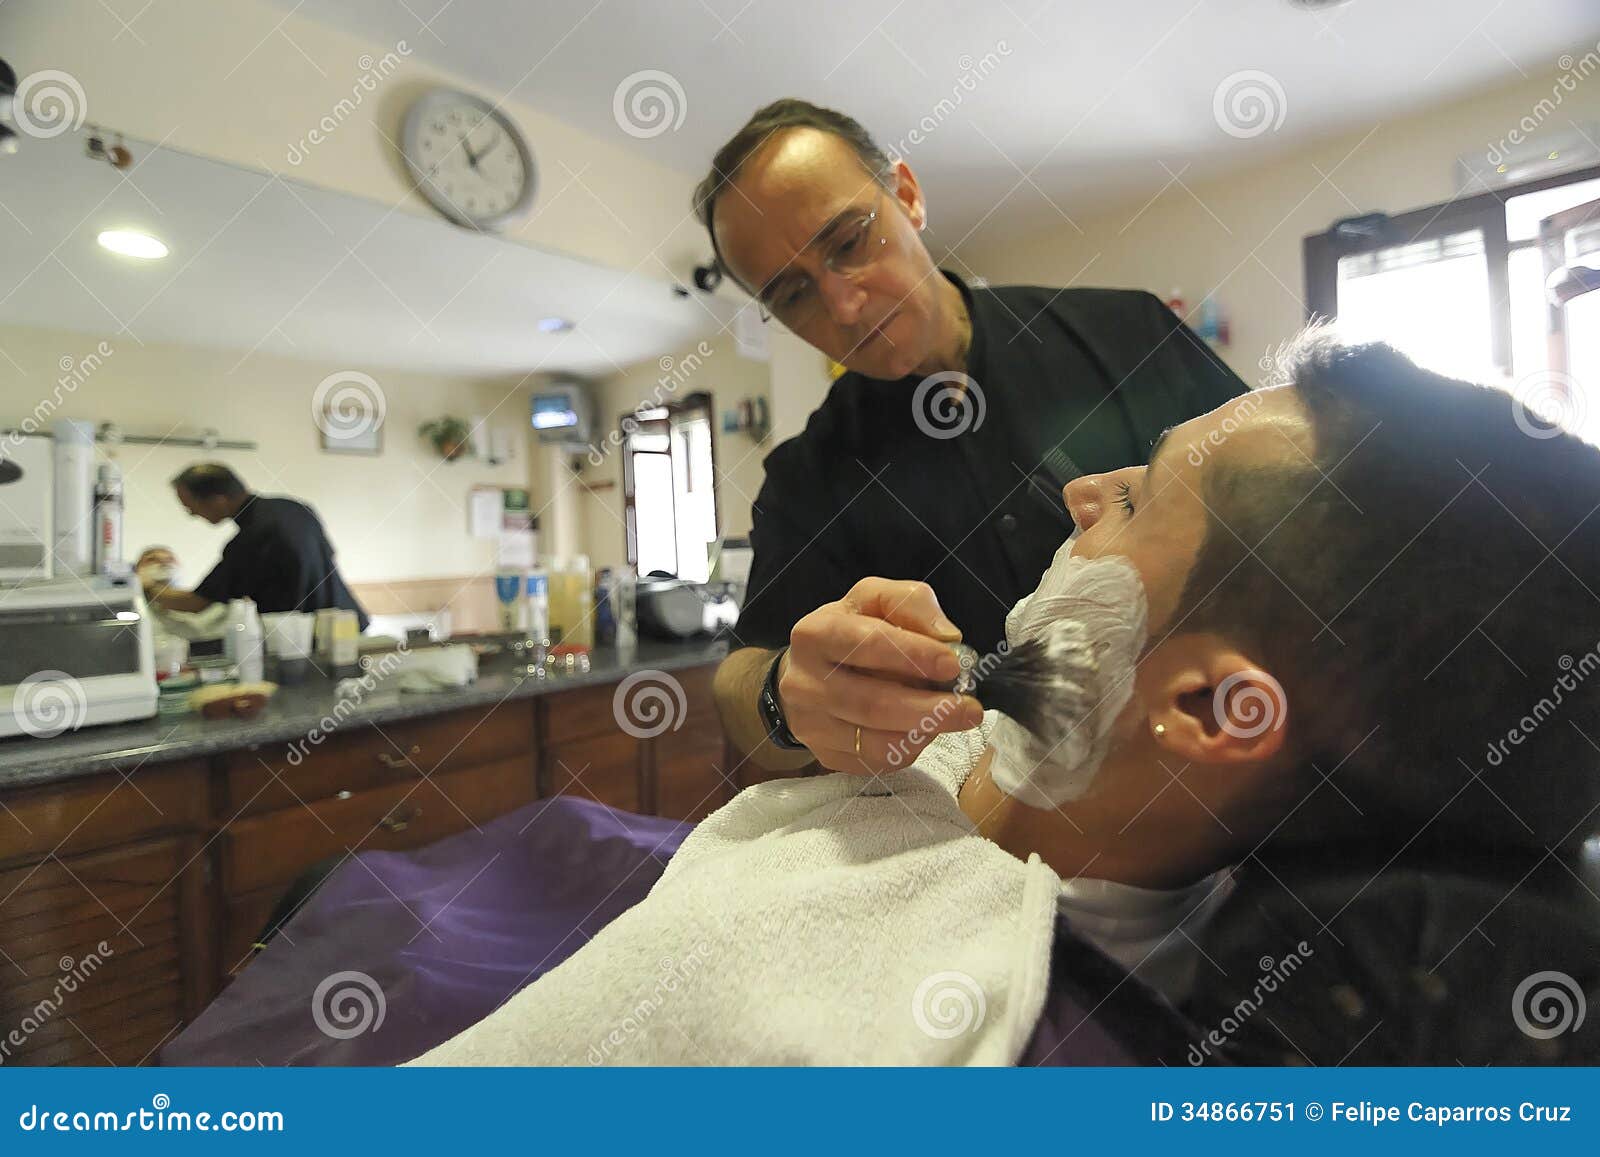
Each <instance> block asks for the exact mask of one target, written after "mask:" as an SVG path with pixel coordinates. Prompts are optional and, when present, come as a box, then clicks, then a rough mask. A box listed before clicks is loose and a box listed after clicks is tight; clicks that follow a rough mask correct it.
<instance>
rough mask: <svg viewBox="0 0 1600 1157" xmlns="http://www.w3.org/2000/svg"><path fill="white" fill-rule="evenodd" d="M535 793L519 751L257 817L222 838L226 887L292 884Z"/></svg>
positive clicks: (456, 827) (235, 892) (433, 835)
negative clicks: (326, 865) (352, 855)
mask: <svg viewBox="0 0 1600 1157" xmlns="http://www.w3.org/2000/svg"><path fill="white" fill-rule="evenodd" d="M533 798H534V784H533V777H532V775H531V774H530V766H529V761H528V760H527V758H526V757H524V756H516V757H513V758H510V759H503V760H500V761H498V762H496V763H490V764H486V765H484V766H482V767H474V768H469V769H467V770H464V771H454V772H450V773H448V774H440V775H437V776H434V777H433V778H431V779H419V778H417V777H414V776H413V777H412V778H411V779H410V780H408V781H406V782H403V783H395V784H389V785H386V786H383V787H375V788H371V789H369V790H367V791H362V792H356V793H353V794H351V795H350V796H349V797H348V798H344V799H341V798H339V797H337V796H335V797H333V798H329V799H319V800H316V801H315V802H312V801H307V803H306V804H305V805H304V806H296V807H290V808H285V809H284V810H282V811H274V812H268V813H265V814H263V815H257V816H251V817H250V818H248V819H242V820H239V821H238V822H236V823H233V824H230V825H229V826H228V828H227V829H226V832H225V834H224V835H223V837H222V843H223V850H222V865H223V867H222V883H223V889H224V891H225V892H226V893H227V894H228V895H229V896H230V897H235V896H240V895H242V894H244V893H246V892H254V891H257V890H260V889H263V888H266V887H267V886H269V885H272V884H278V885H287V884H289V883H290V882H291V881H293V880H294V879H295V877H296V876H298V875H300V873H301V872H303V871H305V870H306V869H307V868H309V867H310V866H311V865H312V864H314V863H316V862H317V861H319V860H322V859H325V858H326V857H328V856H333V855H338V854H341V853H344V852H365V851H398V850H401V849H404V848H415V847H419V846H420V845H422V844H427V843H432V842H433V841H434V840H437V839H440V838H442V837H444V836H448V835H452V834H454V833H455V832H459V831H462V830H463V829H465V828H469V827H471V826H473V825H474V824H479V823H484V822H486V821H488V820H491V819H494V818H495V817H496V816H499V815H504V814H505V813H506V812H508V811H511V810H513V809H515V808H518V807H520V806H522V805H523V804H525V803H528V802H529V801H531V800H532V799H533ZM224 963H225V964H226V965H229V966H231V965H232V964H233V961H226V962H224Z"/></svg>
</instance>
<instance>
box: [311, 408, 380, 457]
mask: <svg viewBox="0 0 1600 1157" xmlns="http://www.w3.org/2000/svg"><path fill="white" fill-rule="evenodd" d="M378 397H379V401H378V402H377V404H376V405H374V404H373V403H372V402H371V400H370V399H366V398H358V399H356V401H355V403H354V404H352V402H351V398H349V397H347V396H343V395H341V394H339V393H337V392H335V393H334V394H333V395H332V396H330V397H328V398H326V399H325V400H324V402H323V406H322V408H321V409H320V410H318V411H316V423H317V432H318V434H319V436H320V437H321V439H322V449H323V452H324V453H327V454H365V455H368V456H375V455H378V454H382V453H383V418H384V412H383V405H382V401H381V397H382V395H381V394H380V395H379V396H378Z"/></svg>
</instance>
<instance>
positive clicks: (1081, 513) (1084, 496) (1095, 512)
mask: <svg viewBox="0 0 1600 1157" xmlns="http://www.w3.org/2000/svg"><path fill="white" fill-rule="evenodd" d="M1061 498H1062V501H1064V502H1065V503H1066V504H1067V513H1068V514H1070V515H1072V521H1073V522H1075V523H1076V524H1077V526H1078V529H1079V530H1080V531H1085V530H1088V529H1089V528H1090V527H1091V526H1093V525H1094V524H1095V523H1097V522H1099V521H1100V475H1098V474H1084V475H1081V476H1079V477H1077V478H1074V479H1073V480H1072V481H1071V482H1068V483H1067V484H1066V485H1065V486H1063V487H1062V488H1061Z"/></svg>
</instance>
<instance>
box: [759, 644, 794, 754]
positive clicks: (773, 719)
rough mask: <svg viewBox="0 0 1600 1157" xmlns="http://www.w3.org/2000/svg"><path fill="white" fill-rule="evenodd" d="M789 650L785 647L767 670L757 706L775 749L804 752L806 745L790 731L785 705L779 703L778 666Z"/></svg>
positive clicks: (768, 737) (762, 723) (762, 724)
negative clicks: (784, 714)
mask: <svg viewBox="0 0 1600 1157" xmlns="http://www.w3.org/2000/svg"><path fill="white" fill-rule="evenodd" d="M788 650H789V648H788V647H785V648H784V649H783V650H782V651H779V652H778V653H777V655H776V656H775V657H774V658H773V660H772V666H770V667H768V668H767V677H766V678H765V679H763V680H762V681H761V695H760V697H759V698H758V699H757V700H756V706H757V709H758V710H759V711H760V712H761V726H763V727H765V728H766V729H767V739H768V740H770V741H771V743H772V745H773V746H774V747H781V748H783V750H785V751H804V750H805V749H806V745H805V744H803V743H801V742H800V741H799V740H798V739H796V738H795V737H794V732H792V731H790V730H789V723H788V720H786V719H784V717H783V704H782V703H780V702H778V665H779V664H780V663H782V662H783V656H784V654H785V652H787V651H788Z"/></svg>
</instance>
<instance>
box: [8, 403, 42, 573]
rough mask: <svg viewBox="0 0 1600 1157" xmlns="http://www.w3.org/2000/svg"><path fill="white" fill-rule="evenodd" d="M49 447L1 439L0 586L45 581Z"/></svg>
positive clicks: (32, 440) (33, 440)
mask: <svg viewBox="0 0 1600 1157" xmlns="http://www.w3.org/2000/svg"><path fill="white" fill-rule="evenodd" d="M54 445H55V444H54V442H52V440H51V439H49V438H41V437H30V436H27V435H23V434H20V433H15V432H7V433H4V434H0V582H16V581H20V580H23V579H41V578H49V577H50V573H51V572H50V551H51V544H52V542H53V540H54V534H53V532H52V530H51V522H50V511H51V499H52V491H53V488H52V485H51V478H52V477H53V475H52V471H51V457H52V454H53V452H54Z"/></svg>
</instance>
